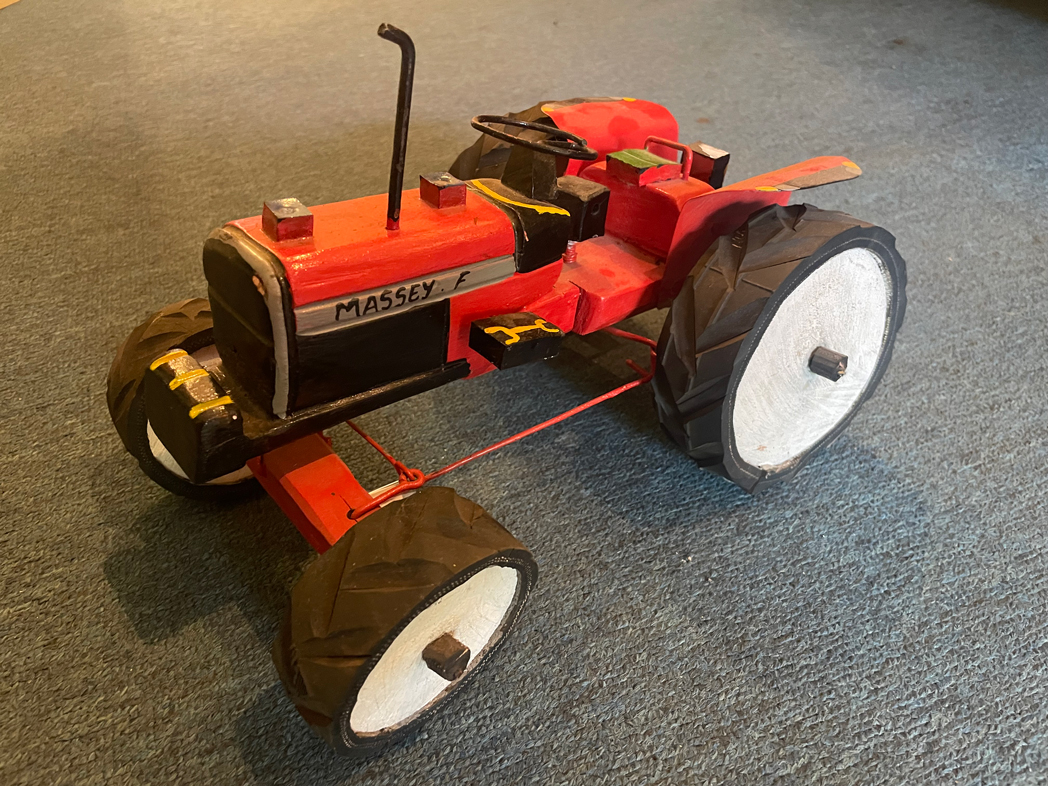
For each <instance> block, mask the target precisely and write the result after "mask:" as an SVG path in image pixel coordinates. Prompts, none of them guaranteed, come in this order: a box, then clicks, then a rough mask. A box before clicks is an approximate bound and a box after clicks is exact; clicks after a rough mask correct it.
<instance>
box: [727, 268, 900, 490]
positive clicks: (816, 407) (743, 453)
mask: <svg viewBox="0 0 1048 786" xmlns="http://www.w3.org/2000/svg"><path fill="white" fill-rule="evenodd" d="M890 281H891V279H890V278H889V274H888V271H887V268H886V266H885V264H884V262H883V260H881V258H880V257H879V256H877V254H875V253H874V252H872V251H871V250H869V249H866V248H851V249H848V250H846V251H842V252H841V253H839V254H837V255H835V256H833V257H831V258H830V259H828V260H826V262H824V263H823V264H822V265H820V266H819V267H818V268H816V269H815V270H814V271H812V272H811V274H809V275H808V277H807V278H805V279H804V280H803V281H801V283H800V284H799V285H798V286H797V287H796V288H795V289H794V290H793V291H792V292H791V293H790V294H789V295H788V296H787V297H786V299H785V300H784V301H783V302H782V303H781V304H780V306H779V309H778V311H776V313H775V315H774V316H773V317H772V319H771V322H770V323H769V324H768V326H767V328H766V329H765V331H764V335H763V336H762V337H761V339H760V342H759V343H758V344H757V347H756V348H755V349H754V351H753V354H752V356H751V357H750V359H749V362H748V363H747V364H746V368H745V369H744V370H743V372H742V378H741V379H740V380H739V386H738V389H737V392H736V398H735V406H734V409H733V411H732V414H731V426H732V429H733V431H734V435H735V448H736V450H737V451H738V454H739V457H740V458H741V459H742V460H743V461H745V462H746V463H747V464H750V465H752V466H755V467H761V468H762V469H765V470H775V469H779V468H781V467H782V466H783V465H785V464H787V463H788V462H790V461H791V460H793V459H795V458H797V457H798V456H800V455H801V454H803V453H805V452H806V451H808V450H809V449H811V447H812V446H814V445H815V444H816V443H817V442H818V441H819V440H821V439H822V438H823V437H825V436H826V435H827V434H828V433H829V432H830V431H832V430H833V428H834V426H836V425H837V424H838V423H840V422H841V420H843V419H844V418H845V417H847V415H848V413H849V412H850V411H851V410H852V409H853V408H854V406H855V405H856V403H857V402H858V400H859V398H860V397H861V396H862V394H863V391H865V389H866V386H867V383H868V382H869V381H870V378H871V377H872V375H873V373H874V371H875V370H876V368H877V363H878V361H879V360H880V357H881V354H882V353H883V351H884V347H885V337H886V333H887V329H888V320H889V318H890V308H891V305H892V304H891V288H890V287H891V283H890ZM817 347H825V348H827V349H831V350H833V351H834V352H839V353H841V354H843V355H847V357H848V370H847V372H846V373H845V374H844V376H842V377H841V378H840V379H839V380H837V381H831V380H829V379H826V378H824V377H821V376H819V375H818V374H815V373H813V372H812V371H811V370H810V369H809V368H808V361H809V359H810V358H811V354H812V352H813V351H814V350H815V349H816V348H817Z"/></svg>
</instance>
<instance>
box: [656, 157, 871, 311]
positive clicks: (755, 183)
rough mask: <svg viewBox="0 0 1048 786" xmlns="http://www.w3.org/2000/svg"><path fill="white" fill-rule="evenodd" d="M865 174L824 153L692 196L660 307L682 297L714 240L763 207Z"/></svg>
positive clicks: (664, 279)
mask: <svg viewBox="0 0 1048 786" xmlns="http://www.w3.org/2000/svg"><path fill="white" fill-rule="evenodd" d="M861 174H862V170H861V169H859V167H858V166H856V165H855V164H854V163H852V162H851V161H849V160H848V159H847V158H844V157H843V156H820V157H818V158H811V159H808V160H807V161H802V162H801V163H799V164H794V165H793V166H788V167H785V168H784V169H776V170H775V171H774V172H768V173H767V174H763V175H758V176H757V177H751V178H749V179H748V180H743V181H741V182H738V183H735V184H733V185H730V186H725V187H724V188H721V189H718V190H716V191H712V192H710V193H709V194H703V195H701V196H698V197H695V198H694V199H692V200H690V201H689V202H687V204H685V205H684V207H683V209H682V210H681V214H680V218H679V219H678V220H677V227H676V229H675V230H674V232H673V240H672V241H671V242H670V250H669V253H668V254H667V255H666V272H665V274H664V275H663V277H662V286H661V288H660V291H659V306H660V307H665V306H668V305H669V304H670V302H671V301H672V300H673V298H675V297H676V296H677V293H678V292H680V289H681V286H682V285H683V284H684V280H685V279H686V278H687V277H688V274H689V273H691V270H692V268H693V267H694V266H695V263H696V262H698V260H699V258H700V257H701V256H702V255H703V254H705V253H706V251H707V249H709V247H710V246H711V245H712V244H713V241H714V240H716V239H717V238H718V237H721V236H722V235H728V234H731V233H732V232H734V231H735V230H736V229H738V228H739V227H740V226H742V225H743V223H745V222H746V220H747V219H748V218H749V217H750V216H751V215H753V214H754V213H756V212H757V211H758V210H763V209H764V208H766V207H770V206H771V205H785V204H788V203H789V201H790V194H791V193H792V192H793V191H798V190H800V189H802V188H813V187H815V186H822V185H826V184H827V183H836V182H839V181H842V180H851V179H852V178H855V177H858V176H859V175H861Z"/></svg>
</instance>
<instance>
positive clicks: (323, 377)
mask: <svg viewBox="0 0 1048 786" xmlns="http://www.w3.org/2000/svg"><path fill="white" fill-rule="evenodd" d="M449 315H450V302H449V301H448V300H441V301H438V302H436V303H433V304H431V305H427V306H420V307H416V308H413V309H411V310H409V311H404V312H402V313H398V314H392V315H390V316H386V317H382V318H380V319H373V320H370V321H367V322H363V323H361V324H355V325H352V326H350V327H345V328H341V329H338V330H332V331H328V332H325V333H319V334H317V335H312V336H309V335H307V336H299V337H298V368H297V378H298V386H297V388H298V390H297V396H296V398H295V400H294V402H293V409H296V410H297V409H304V408H306V407H311V406H313V405H315V404H323V403H325V402H328V401H333V400H335V399H340V398H345V397H347V396H352V395H354V394H356V393H362V392H364V391H365V390H370V389H371V388H375V387H379V386H380V385H385V384H387V383H389V382H394V381H396V380H398V379H404V378H406V377H410V376H414V375H415V374H421V373H422V372H424V371H430V370H434V369H437V368H440V366H442V365H443V364H444V362H445V360H446V353H447V342H448V322H449Z"/></svg>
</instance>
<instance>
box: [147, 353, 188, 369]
mask: <svg viewBox="0 0 1048 786" xmlns="http://www.w3.org/2000/svg"><path fill="white" fill-rule="evenodd" d="M188 354H189V353H188V352H186V351H185V350H184V349H172V350H171V351H170V352H168V353H166V354H163V355H161V356H160V357H158V358H157V359H156V360H154V361H153V362H152V363H150V364H149V370H150V371H156V370H157V369H158V368H160V367H161V366H162V365H164V364H165V363H167V362H168V361H169V360H174V359H175V358H180V357H182V356H183V355H188Z"/></svg>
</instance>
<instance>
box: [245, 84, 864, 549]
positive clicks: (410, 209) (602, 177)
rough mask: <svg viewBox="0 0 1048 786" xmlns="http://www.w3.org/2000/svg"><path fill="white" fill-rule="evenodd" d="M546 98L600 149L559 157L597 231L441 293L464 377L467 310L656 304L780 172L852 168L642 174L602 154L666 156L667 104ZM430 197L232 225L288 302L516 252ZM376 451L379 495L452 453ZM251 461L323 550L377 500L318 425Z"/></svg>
mask: <svg viewBox="0 0 1048 786" xmlns="http://www.w3.org/2000/svg"><path fill="white" fill-rule="evenodd" d="M545 111H546V112H547V114H548V115H549V116H550V117H551V118H552V119H553V120H554V122H555V123H556V124H557V126H558V127H559V128H561V129H565V130H568V131H571V132H572V133H575V134H578V135H579V136H582V137H584V138H586V139H587V141H588V142H589V144H591V145H592V146H593V147H594V148H596V149H597V150H598V151H599V152H600V156H599V159H598V161H597V162H593V163H587V164H586V165H585V166H583V165H581V164H580V163H579V162H577V161H571V162H570V165H569V169H568V172H569V173H579V174H580V176H581V177H583V178H586V179H588V180H591V181H593V182H596V183H600V184H602V185H604V186H607V188H608V189H609V190H610V201H609V207H608V213H607V217H606V223H605V234H604V235H603V236H601V237H596V238H592V239H589V240H585V241H582V242H579V243H574V244H570V247H569V250H568V252H567V253H566V254H565V255H564V258H563V259H562V260H560V261H558V262H555V263H553V264H549V265H546V266H544V267H540V268H539V269H538V270H535V271H533V272H529V273H515V274H513V275H511V276H510V277H509V278H505V279H503V280H500V281H497V282H495V283H491V284H488V285H486V286H483V287H480V288H476V289H473V290H470V291H466V292H463V293H461V294H456V295H452V296H451V298H450V324H449V336H448V347H447V360H448V361H449V362H452V361H456V360H461V359H466V360H468V361H469V365H470V376H471V377H472V376H478V375H480V374H484V373H487V372H488V371H492V370H494V368H495V367H494V365H492V363H490V362H489V361H488V360H486V359H485V358H483V357H482V356H480V355H479V354H478V353H476V352H475V351H473V350H472V349H471V348H470V346H469V332H470V325H471V324H472V323H473V322H474V321H475V320H478V319H483V318H487V317H492V316H496V315H500V314H508V313H516V312H530V313H533V314H535V315H537V316H538V317H541V318H542V319H545V320H547V321H548V322H549V323H552V324H553V325H556V326H557V327H559V328H560V329H561V330H562V331H564V332H566V333H567V332H574V333H580V334H586V333H592V332H595V331H598V330H603V329H611V326H612V325H614V324H615V323H617V322H620V321H621V320H623V319H626V318H628V317H630V316H633V315H635V314H638V313H641V312H644V311H647V310H649V309H651V308H655V307H657V306H660V305H666V304H668V303H669V301H670V300H672V298H673V297H675V296H676V294H677V292H678V291H679V290H680V288H681V286H682V284H683V282H684V280H685V279H686V277H687V275H688V274H689V273H690V271H691V269H692V267H693V266H694V264H695V262H696V261H697V260H698V259H699V257H700V256H701V255H702V254H703V253H704V252H705V251H706V249H707V248H708V247H709V246H710V245H711V244H712V242H713V241H714V240H715V239H716V238H717V237H719V236H721V235H724V234H728V233H731V232H733V231H734V230H735V229H736V228H737V227H739V226H740V225H741V224H742V223H743V222H745V221H746V219H747V218H748V216H750V215H751V214H752V213H753V212H755V211H756V210H759V209H761V208H763V207H767V206H769V205H775V204H781V205H784V204H786V203H787V202H788V201H789V197H790V192H791V191H792V190H794V189H795V188H797V187H803V186H795V185H792V184H791V181H797V180H798V179H801V181H802V182H803V178H805V177H806V176H810V175H812V174H813V173H817V172H823V171H826V170H831V169H836V168H840V167H842V166H843V167H852V168H854V170H855V171H854V173H851V174H850V175H846V176H855V174H857V173H858V168H857V167H855V165H854V164H852V163H851V162H850V161H848V160H847V159H845V158H842V157H839V156H827V157H822V158H815V159H811V160H809V161H805V162H803V163H800V164H796V165H794V166H791V167H786V168H785V169H780V170H777V171H775V172H771V173H768V174H766V175H760V176H758V177H755V178H751V179H749V180H746V181H743V182H741V183H736V184H734V185H730V186H726V187H724V188H720V189H714V188H713V187H712V186H710V185H709V184H708V183H706V182H704V181H703V180H701V179H698V178H695V177H688V170H689V169H690V167H689V166H688V165H687V155H686V153H687V152H688V151H685V156H684V157H683V158H684V160H682V161H681V163H680V164H676V165H673V166H669V165H659V166H658V167H657V169H656V170H655V172H654V174H653V175H652V176H648V177H643V178H641V177H632V178H631V177H623V176H616V175H615V173H614V172H609V170H608V166H607V161H606V160H605V159H606V156H607V154H608V153H611V152H616V151H618V150H620V149H627V148H629V149H634V148H643V147H644V146H645V145H647V149H648V150H649V151H650V152H653V153H655V154H656V155H659V156H662V157H665V158H669V159H670V160H671V161H676V160H677V158H676V156H677V153H678V150H679V149H680V147H681V146H680V145H677V144H676V139H677V130H678V129H677V123H676V121H675V120H674V119H673V116H672V115H671V114H670V113H669V112H668V111H667V110H666V109H665V108H663V107H661V106H659V105H658V104H653V103H651V102H647V101H632V100H629V99H621V100H614V101H608V102H595V103H581V104H575V105H571V106H564V107H559V106H551V107H548V108H547V109H546V110H545ZM653 136H654V137H661V138H662V141H663V142H664V143H665V144H659V143H658V141H657V140H649V137H653ZM671 144H672V147H671V146H670V145H671ZM616 165H618V162H617V161H616ZM846 176H845V177H846ZM845 177H841V178H838V179H845ZM648 181H652V182H648ZM428 196H429V199H428V201H427V200H426V199H423V198H422V196H421V195H420V192H419V191H418V190H417V189H416V190H411V191H405V192H403V195H402V205H401V212H400V224H399V227H400V228H399V229H397V230H389V229H387V228H386V195H378V196H371V197H364V198H362V199H355V200H351V201H347V202H338V203H334V204H329V205H319V206H316V207H313V208H311V209H310V210H311V212H312V214H313V220H314V226H313V234H312V236H311V237H308V238H304V239H296V240H287V241H283V242H279V241H275V240H273V239H271V237H270V236H269V235H267V233H266V232H265V231H263V227H262V219H261V217H254V218H247V219H243V220H240V221H236V222H234V224H235V225H236V226H238V227H240V228H241V229H243V230H244V231H245V232H247V233H248V234H249V235H250V236H251V237H252V238H254V239H255V240H256V241H258V242H259V243H261V244H262V245H264V246H265V247H266V248H268V249H270V250H271V251H272V252H273V253H274V254H275V255H276V256H277V258H278V259H279V260H280V262H281V263H282V264H283V266H284V268H285V270H286V273H287V280H288V284H289V287H290V290H291V295H292V301H293V305H294V306H295V307H300V306H304V305H308V304H312V303H317V302H320V301H326V300H330V299H333V298H342V297H347V296H350V295H353V294H354V293H357V292H362V291H367V290H373V289H376V288H381V287H391V286H395V285H396V284H398V283H399V282H404V281H410V280H412V279H417V278H419V277H421V276H426V275H430V274H435V273H439V272H442V271H448V270H452V269H455V268H459V267H462V266H465V265H470V264H473V263H477V262H481V261H483V260H489V259H495V258H499V257H506V256H509V255H512V254H513V253H514V247H515V238H514V230H513V225H512V224H511V222H510V219H509V218H507V216H506V215H505V214H504V213H503V212H502V211H501V210H500V209H499V208H498V207H496V206H495V205H494V204H493V203H492V202H490V201H488V200H486V199H485V198H483V197H482V196H480V195H479V194H477V193H475V192H474V191H471V190H467V191H466V196H465V204H461V205H455V206H451V207H440V206H439V205H440V204H442V203H441V202H440V200H436V199H434V198H433V195H432V194H429V195H428ZM455 201H457V200H455ZM612 330H613V329H612ZM613 332H616V334H621V335H625V336H627V337H630V336H628V334H622V333H621V331H614V330H613ZM632 338H635V339H638V340H642V341H645V342H646V343H649V344H650V343H651V342H648V341H647V340H644V339H639V338H638V337H632ZM642 373H643V372H642ZM648 378H650V377H648ZM633 384H634V383H631V384H630V386H632V385H633ZM636 384H639V381H638V382H637V383H636ZM626 387H629V386H626ZM626 387H624V388H623V389H626ZM623 389H620V390H618V391H613V392H612V394H608V395H617V394H618V392H622V390H623ZM606 397H607V396H605V397H601V399H599V400H604V398H606ZM596 401H597V400H594V402H590V403H588V404H586V405H583V406H582V407H581V408H576V410H571V411H570V412H569V413H566V415H565V416H567V415H568V414H573V413H574V412H575V411H577V410H580V409H582V408H585V407H587V406H590V405H592V403H595V402H596ZM556 420H557V419H554V421H556ZM554 421H550V422H548V423H547V424H543V427H544V426H545V425H550V424H551V423H552V422H554ZM361 433H362V432H361ZM526 433H530V430H529V432H526ZM519 436H522V435H518V437H514V438H510V440H506V441H504V442H508V441H513V440H514V439H516V438H519ZM368 439H369V441H371V440H370V438H368ZM372 442H373V441H372ZM373 444H374V443H373ZM501 444H503V443H499V445H501ZM497 446H498V445H496V447H497ZM375 447H376V448H379V446H377V445H375ZM379 449H380V450H381V448H379ZM382 452H383V455H385V456H386V457H387V458H388V459H389V460H390V461H391V462H393V463H394V466H396V467H398V474H399V475H400V485H399V486H398V487H397V489H396V490H394V491H393V492H389V493H387V494H385V495H384V496H383V498H386V497H389V496H391V495H392V494H393V493H399V492H403V491H404V490H409V489H411V488H416V487H418V486H419V485H421V484H422V483H424V482H425V481H426V480H428V479H429V478H431V477H435V476H436V475H439V474H442V473H443V472H444V471H447V469H450V468H454V467H455V466H457V464H455V465H452V466H451V467H450V468H445V470H441V471H440V472H438V473H435V474H434V475H431V476H424V475H422V473H421V472H419V471H417V470H406V469H405V468H404V467H403V465H399V462H396V461H395V460H394V459H392V458H391V457H390V456H388V455H387V454H386V453H385V452H384V451H382ZM484 452H485V451H480V452H478V454H475V456H476V455H480V454H482V453H484ZM475 456H473V457H475ZM470 458H472V457H470ZM249 466H250V467H251V469H252V471H253V472H254V473H255V475H256V477H258V479H259V480H260V481H261V482H262V484H263V486H264V487H265V488H266V489H267V491H269V493H270V495H271V496H272V497H273V498H274V499H275V500H276V501H277V503H278V504H279V505H280V506H281V507H282V508H283V509H284V511H285V512H286V513H287V514H288V516H289V517H290V518H291V520H292V521H293V522H294V523H295V524H296V526H298V528H299V529H300V530H301V531H302V533H303V535H304V536H305V537H306V539H307V540H308V541H309V542H310V543H311V544H312V545H313V546H314V547H315V548H317V549H318V550H321V551H322V550H324V549H325V548H327V546H328V545H330V544H333V543H334V542H335V541H336V540H338V538H339V537H341V535H342V534H343V533H344V532H345V531H346V530H347V529H348V528H349V527H350V526H351V525H352V524H353V523H355V522H356V521H357V520H359V519H360V518H361V517H362V516H363V515H366V514H367V513H369V512H370V511H371V510H373V509H374V508H375V507H376V505H377V503H378V501H380V500H376V499H375V498H373V497H372V496H371V495H370V494H368V492H367V491H365V490H364V489H363V488H362V487H361V486H360V484H359V483H358V482H357V481H356V479H355V478H354V477H353V474H352V473H351V472H350V471H349V469H348V468H347V467H346V466H345V464H343V463H342V461H341V460H340V459H339V458H338V457H337V456H336V455H335V454H334V453H333V452H332V451H331V448H330V445H329V443H328V442H327V441H326V440H325V439H324V438H323V437H321V436H319V435H314V436H311V437H307V438H305V439H303V440H299V441H298V442H295V443H292V444H291V445H286V446H284V447H282V448H279V449H277V450H275V451H273V452H271V453H269V454H266V455H265V456H262V457H259V458H256V459H252V460H251V461H250V462H249Z"/></svg>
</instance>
